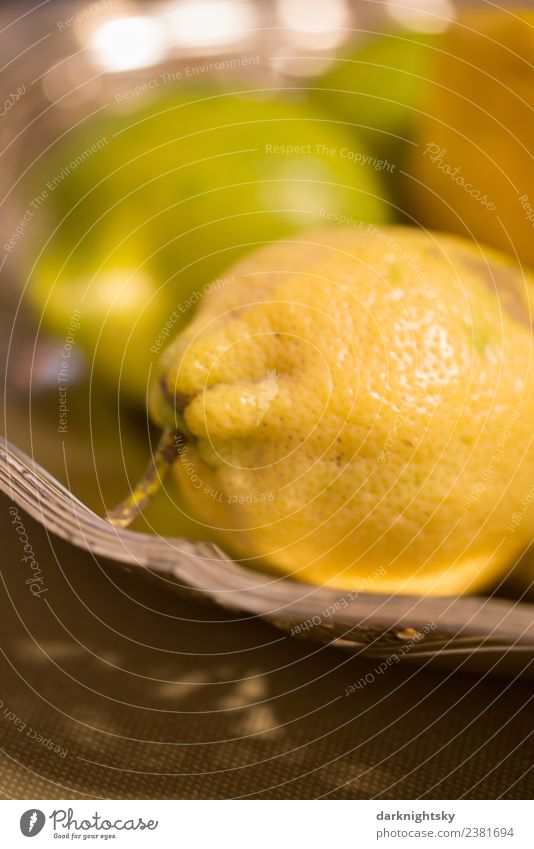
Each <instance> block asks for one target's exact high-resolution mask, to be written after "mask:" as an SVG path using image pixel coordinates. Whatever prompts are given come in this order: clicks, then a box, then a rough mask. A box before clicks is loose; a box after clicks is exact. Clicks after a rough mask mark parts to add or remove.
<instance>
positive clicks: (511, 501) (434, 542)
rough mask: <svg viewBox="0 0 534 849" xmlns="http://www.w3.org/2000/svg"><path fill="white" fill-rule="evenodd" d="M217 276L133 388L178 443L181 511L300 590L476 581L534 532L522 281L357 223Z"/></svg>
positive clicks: (482, 261)
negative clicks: (145, 379)
mask: <svg viewBox="0 0 534 849" xmlns="http://www.w3.org/2000/svg"><path fill="white" fill-rule="evenodd" d="M229 279H230V280H231V282H230V283H229V284H228V285H226V286H224V287H221V288H218V289H214V290H213V291H211V292H210V293H209V294H208V295H207V296H206V297H205V299H204V301H203V303H202V305H201V308H200V310H199V311H198V313H197V315H196V317H195V319H194V320H193V322H192V323H191V324H190V325H189V327H188V328H187V329H186V330H185V331H184V332H183V333H182V334H181V335H180V336H178V337H177V338H176V339H175V340H174V342H173V343H172V344H171V345H170V347H169V348H168V349H167V351H166V352H165V353H164V355H163V357H162V360H161V363H160V371H159V376H158V379H157V381H156V383H155V384H154V386H153V389H152V397H151V413H152V416H153V418H154V419H155V420H156V421H157V422H158V423H159V424H160V425H162V426H166V427H172V426H175V425H178V426H179V427H181V428H182V429H183V431H184V433H185V435H186V439H187V444H186V449H185V451H184V452H183V454H182V456H181V457H180V459H179V460H178V461H177V462H176V464H175V474H176V477H177V479H178V482H179V485H180V488H181V489H182V491H183V492H184V493H185V495H186V497H187V500H188V502H189V504H190V506H191V509H192V511H193V512H194V515H195V516H197V517H199V518H201V519H202V520H203V521H205V522H206V523H207V524H208V525H210V527H214V528H215V529H216V533H217V535H218V538H219V539H220V540H221V541H222V542H223V544H226V545H227V546H228V547H229V549H230V550H231V551H232V552H233V553H235V554H237V555H239V556H241V557H242V558H244V559H245V560H246V562H248V563H249V564H250V565H260V564H263V565H265V564H267V565H268V566H270V567H271V568H274V569H276V570H278V571H279V572H280V573H283V574H284V575H290V576H292V577H294V578H298V579H301V580H305V581H309V582H312V583H316V584H328V585H331V586H333V587H338V588H343V589H350V590H358V589H360V588H367V589H369V587H370V581H371V584H372V589H373V590H375V591H377V592H397V593H429V594H433V595H446V594H458V593H464V592H471V591H473V590H476V589H478V588H480V587H482V586H484V585H487V584H488V583H490V582H492V581H494V580H495V579H496V577H497V576H498V575H499V574H501V573H502V572H503V571H504V570H505V569H506V568H507V565H508V564H509V562H510V561H511V560H513V558H514V556H515V554H516V553H517V552H518V551H519V549H521V547H522V546H523V545H524V543H525V542H526V541H527V540H529V539H530V538H531V537H532V534H533V532H534V510H533V507H532V505H533V504H534V487H533V484H534V480H533V478H534V472H533V454H534V449H533V443H532V423H533V420H534V416H533V413H534V393H533V381H534V378H533V368H532V366H533V356H532V354H533V351H532V347H533V341H532V332H531V322H530V313H531V306H532V292H533V291H534V290H533V285H534V284H533V281H532V279H529V278H528V277H527V276H526V275H525V274H524V273H523V272H522V271H521V269H520V268H519V267H517V266H515V265H514V264H513V263H511V261H510V260H508V259H507V258H505V257H503V256H501V255H499V254H497V253H495V252H493V251H491V250H489V249H485V248H481V247H479V246H477V245H475V244H474V243H470V242H467V241H465V240H463V239H461V238H459V237H456V236H446V235H441V234H432V233H425V232H423V231H418V230H412V229H408V228H402V227H393V228H387V227H386V228H383V229H379V228H377V227H375V226H374V225H367V224H361V225H360V226H355V227H352V228H339V229H335V230H322V231H315V232H312V233H306V234H303V235H300V236H298V237H295V238H294V239H291V240H289V241H287V242H281V243H276V244H273V245H272V246H269V247H265V248H263V249H260V250H258V251H256V252H255V253H253V254H251V255H250V256H249V257H248V258H247V259H245V260H244V261H242V262H240V263H239V264H237V265H236V266H235V267H234V268H233V269H232V270H231V272H230V274H229ZM377 572H378V573H380V574H379V577H377Z"/></svg>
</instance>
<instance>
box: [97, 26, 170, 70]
mask: <svg viewBox="0 0 534 849" xmlns="http://www.w3.org/2000/svg"><path fill="white" fill-rule="evenodd" d="M89 49H90V52H91V54H92V56H93V59H94V61H95V63H96V64H97V65H98V66H99V67H100V68H101V69H102V70H103V71H110V72H113V71H129V70H133V69H135V68H144V67H147V66H149V65H155V64H157V63H158V62H159V61H161V59H162V58H163V56H164V55H165V52H166V38H165V30H164V27H163V26H162V24H161V23H160V22H159V21H158V20H157V19H156V18H154V17H149V16H148V15H139V16H135V15H132V16H129V17H121V18H114V19H112V20H109V21H106V22H105V23H103V24H101V25H100V26H98V27H97V28H96V29H95V30H93V32H92V33H91V35H90V38H89Z"/></svg>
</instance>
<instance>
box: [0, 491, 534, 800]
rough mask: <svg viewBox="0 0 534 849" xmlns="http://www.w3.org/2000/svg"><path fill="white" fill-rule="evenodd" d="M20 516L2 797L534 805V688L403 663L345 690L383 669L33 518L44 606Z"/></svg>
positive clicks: (3, 696) (9, 604) (0, 726)
mask: <svg viewBox="0 0 534 849" xmlns="http://www.w3.org/2000/svg"><path fill="white" fill-rule="evenodd" d="M10 506H11V505H10V502H9V500H8V499H7V498H4V497H2V498H1V500H0V527H1V540H2V558H1V562H2V570H1V574H2V587H1V602H0V605H1V606H0V623H1V624H0V629H1V631H0V633H1V635H2V637H1V659H0V663H1V677H0V681H1V689H0V702H1V704H0V735H1V747H2V755H1V761H0V764H1V766H0V792H1V793H2V794H3V796H4V797H5V798H17V799H22V798H47V799H54V798H59V799H61V798H80V799H82V798H93V797H97V798H125V799H126V798H187V799H197V798H235V797H247V798H296V799H310V798H318V797H325V798H337V799H346V798H349V799H351V798H352V799H362V798H363V799H369V798H375V797H376V798H381V799H395V798H400V799H403V798H420V797H425V798H431V799H440V798H441V799H455V798H462V797H466V798H474V799H483V798H496V797H504V798H530V797H531V795H532V792H533V790H534V777H533V775H532V763H533V757H532V756H533V747H532V739H531V735H532V729H533V722H532V705H531V700H532V696H533V693H534V689H533V683H532V682H531V681H530V682H529V681H517V682H512V681H509V680H507V679H505V678H497V677H489V676H486V677H484V678H479V677H474V676H471V675H467V674H461V673H459V672H454V673H450V672H446V671H442V670H441V671H440V670H438V669H436V668H426V669H411V668H404V667H402V668H401V667H400V666H397V665H395V666H392V667H391V668H390V669H389V670H388V671H387V673H386V674H383V675H375V676H374V681H373V682H372V683H371V684H368V685H367V686H365V687H363V688H360V689H359V690H357V691H356V692H355V693H353V694H351V695H345V690H346V688H347V687H349V686H350V684H352V683H354V682H357V681H358V680H359V679H360V678H362V677H363V676H365V674H366V673H367V672H372V671H373V669H374V668H375V666H376V661H373V660H366V659H363V658H361V657H352V656H350V655H346V654H344V653H342V652H341V651H338V650H335V649H332V648H325V647H321V646H317V645H314V644H308V643H304V642H301V641H297V640H295V639H294V638H293V637H291V636H288V635H285V634H283V633H281V632H279V631H277V630H275V629H274V628H271V627H270V626H268V625H266V624H264V623H263V622H261V621H258V620H250V619H248V620H246V621H236V620H235V619H232V618H231V617H230V616H228V615H227V614H225V613H223V612H221V611H220V610H217V609H215V608H213V607H211V606H209V605H207V604H206V605H203V604H199V603H194V602H192V601H190V600H185V599H182V598H180V597H178V596H176V595H174V594H171V593H169V592H168V591H165V590H164V589H163V588H160V587H158V586H154V585H152V584H149V583H148V582H147V583H145V582H144V581H143V580H140V579H139V578H135V577H133V576H131V575H129V574H126V573H124V572H122V571H120V570H119V569H118V568H117V567H116V566H115V565H113V564H110V563H106V562H102V561H101V562H96V561H95V560H94V559H93V558H92V557H91V556H90V555H88V554H86V553H85V552H81V551H78V550H77V549H74V548H72V547H71V546H69V545H68V544H66V543H63V542H62V541H59V540H56V539H48V538H47V535H46V533H45V531H44V530H43V529H42V528H41V527H40V526H39V525H37V524H36V523H35V522H33V521H31V520H30V519H29V518H28V517H27V516H25V515H24V514H21V516H22V519H23V521H24V526H25V528H26V531H27V533H28V536H29V539H30V541H31V545H32V548H33V550H34V552H35V556H36V558H37V560H38V562H39V565H40V567H41V569H42V574H43V580H44V582H45V585H46V588H47V592H46V593H44V594H43V595H42V596H41V597H39V598H34V597H32V595H31V593H30V591H29V588H28V586H27V585H26V583H25V580H26V577H27V573H28V569H27V564H24V563H21V560H20V558H21V556H22V554H23V552H22V551H21V545H20V542H19V539H18V537H17V534H16V532H15V529H14V527H13V525H12V523H11V516H10V514H9V512H8V511H9V507H10ZM48 741H49V742H48ZM53 747H54V748H53Z"/></svg>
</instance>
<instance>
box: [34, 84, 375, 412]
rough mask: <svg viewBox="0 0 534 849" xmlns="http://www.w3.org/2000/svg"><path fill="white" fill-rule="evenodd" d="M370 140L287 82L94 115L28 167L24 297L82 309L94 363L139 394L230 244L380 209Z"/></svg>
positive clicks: (57, 320) (46, 310)
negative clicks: (34, 201)
mask: <svg viewBox="0 0 534 849" xmlns="http://www.w3.org/2000/svg"><path fill="white" fill-rule="evenodd" d="M364 153H365V151H364V145H363V144H362V143H361V142H360V141H359V140H358V139H357V138H355V137H354V136H353V135H352V134H348V133H346V132H345V131H344V130H343V129H342V128H339V127H336V126H334V125H332V124H331V123H330V119H329V118H328V117H325V116H324V114H323V113H320V112H317V111H315V109H314V108H311V107H310V106H308V105H306V104H303V103H302V102H300V101H296V102H294V101H292V100H290V99H289V98H288V96H287V95H285V96H282V95H278V96H276V97H273V98H271V99H267V98H266V97H265V96H263V97H261V96H258V95H254V94H250V93H247V94H233V93H224V92H222V91H219V90H215V89H213V90H208V89H202V90H192V89H189V90H186V91H180V92H173V93H172V95H169V96H166V97H165V98H159V99H157V100H151V101H150V102H149V103H148V105H147V103H146V102H145V103H144V104H143V105H141V106H136V107H135V108H133V109H132V108H131V106H128V105H127V108H126V109H125V107H124V106H123V107H122V108H121V110H120V112H119V113H118V114H117V112H116V113H115V114H113V115H109V114H108V115H106V117H103V118H95V119H92V120H91V121H89V122H87V123H86V124H85V125H84V126H83V127H80V128H79V129H77V130H76V131H73V132H72V133H71V134H70V135H69V140H68V143H66V144H65V145H63V146H62V147H61V148H60V149H58V150H56V152H55V153H54V155H53V156H52V155H50V156H49V157H47V158H46V160H45V163H44V166H43V167H42V168H41V169H40V170H39V173H38V174H37V175H35V181H34V186H33V190H34V192H35V194H38V193H39V192H40V191H42V189H43V187H46V186H48V187H49V191H48V196H47V197H46V200H45V202H44V203H43V205H42V206H41V207H40V209H39V216H40V220H39V224H40V225H42V226H40V227H39V244H38V245H37V241H36V240H35V241H34V244H33V245H32V247H31V250H29V251H27V259H28V260H29V262H30V264H31V265H33V266H34V267H33V269H32V271H31V273H30V277H29V285H28V292H29V299H30V301H31V303H32V304H33V307H34V309H35V310H36V312H37V315H38V316H39V317H41V316H42V318H43V320H44V324H45V326H46V327H47V328H48V329H51V330H53V331H54V332H57V333H59V334H62V335H63V334H64V333H65V328H66V327H67V326H68V323H69V316H70V315H71V314H72V312H73V311H74V310H79V311H80V312H81V317H80V318H79V321H80V328H79V330H78V331H77V339H76V341H77V343H78V344H79V345H80V346H81V347H83V348H84V349H85V351H86V353H87V354H88V356H89V359H90V360H91V361H92V366H93V369H94V374H95V375H96V376H98V377H103V378H104V379H106V380H107V381H108V383H109V384H111V385H112V386H113V387H115V388H116V387H118V386H119V384H120V388H121V391H124V392H125V393H126V394H127V395H129V396H130V397H131V398H133V399H135V400H136V401H142V402H144V400H145V394H146V387H147V383H148V380H149V373H150V370H151V367H152V364H153V363H155V361H156V360H157V358H158V355H159V353H160V350H161V348H162V347H163V346H164V345H165V343H166V341H167V337H169V336H174V335H176V332H178V331H179V330H180V329H181V327H182V326H183V325H184V324H185V323H186V322H187V321H189V320H190V318H191V316H192V313H193V310H194V307H195V305H196V303H197V302H198V301H199V300H200V297H201V295H202V294H203V293H204V291H205V290H206V286H207V285H211V284H212V281H213V279H214V278H217V277H218V276H220V275H222V274H224V269H225V267H227V266H230V265H231V264H232V263H233V262H234V261H235V259H236V257H237V256H239V255H240V254H242V253H244V252H246V251H247V250H249V249H250V248H251V247H253V246H255V245H256V244H258V243H261V242H265V241H271V240H273V239H277V238H280V237H284V236H286V235H289V234H291V233H293V232H295V231H297V230H299V229H304V228H309V227H313V226H314V225H316V224H319V223H320V224H328V223H329V222H332V223H335V222H337V221H343V220H345V218H346V217H352V218H355V219H363V220H367V221H373V222H375V223H381V222H386V221H387V220H388V218H389V207H388V204H387V201H386V200H385V197H384V190H383V188H382V185H381V182H380V176H379V175H377V173H376V172H375V171H374V170H373V169H372V167H369V165H365V164H362V155H363V154H364ZM326 216H328V218H327V217H326ZM36 229H37V228H36ZM218 285H224V278H223V279H221V280H220V281H219V284H218Z"/></svg>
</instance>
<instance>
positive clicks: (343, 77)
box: [311, 28, 440, 163]
mask: <svg viewBox="0 0 534 849" xmlns="http://www.w3.org/2000/svg"><path fill="white" fill-rule="evenodd" d="M439 40H440V36H438V35H435V34H431V33H422V32H416V31H411V30H405V29H402V28H398V29H393V30H391V31H389V32H384V33H381V34H380V35H369V36H367V38H365V39H364V40H363V41H362V43H361V44H359V45H357V47H356V49H354V50H352V51H351V52H350V53H347V54H346V55H343V56H340V57H338V58H337V59H336V60H335V64H334V67H333V68H332V69H331V70H329V71H328V72H327V73H326V74H324V75H323V76H321V77H319V78H318V79H317V80H315V81H314V82H313V83H312V86H311V97H312V98H313V99H315V100H317V101H318V102H319V103H321V104H322V105H323V106H325V107H327V108H328V109H331V110H332V112H334V113H335V114H337V115H339V116H340V117H342V118H344V119H345V120H346V121H348V122H349V123H350V124H352V125H353V126H354V127H356V128H357V130H358V132H359V133H362V134H363V135H364V137H365V138H366V141H367V143H368V144H369V146H370V147H371V148H372V149H373V150H374V151H376V152H377V153H379V154H380V155H387V156H391V157H393V161H394V163H397V161H398V158H399V156H400V155H401V152H402V147H403V144H404V143H406V142H407V141H408V140H409V139H411V137H412V136H413V132H414V127H415V126H416V124H417V119H418V117H419V112H418V110H419V109H420V105H421V103H420V101H421V93H422V91H423V90H424V86H425V83H426V81H427V79H428V75H429V68H430V67H431V66H432V64H433V58H434V56H435V53H436V48H437V47H439Z"/></svg>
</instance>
